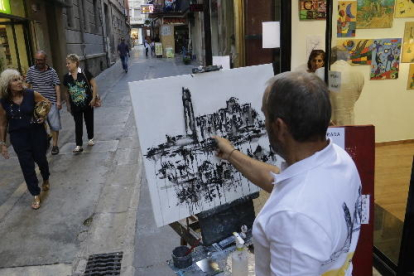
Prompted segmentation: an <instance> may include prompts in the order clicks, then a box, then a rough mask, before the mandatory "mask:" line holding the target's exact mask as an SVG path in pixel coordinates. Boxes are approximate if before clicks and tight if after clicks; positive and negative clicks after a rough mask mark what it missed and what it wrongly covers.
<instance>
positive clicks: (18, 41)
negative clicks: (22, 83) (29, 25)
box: [0, 23, 29, 75]
mask: <svg viewBox="0 0 414 276" xmlns="http://www.w3.org/2000/svg"><path fill="white" fill-rule="evenodd" d="M26 33H27V30H26V29H25V28H24V25H23V24H21V23H16V24H7V25H1V23H0V71H3V70H4V69H7V68H13V69H17V70H19V71H20V72H21V73H22V74H23V75H25V74H26V72H27V70H28V68H29V60H28V51H27V44H26V39H25V34H26Z"/></svg>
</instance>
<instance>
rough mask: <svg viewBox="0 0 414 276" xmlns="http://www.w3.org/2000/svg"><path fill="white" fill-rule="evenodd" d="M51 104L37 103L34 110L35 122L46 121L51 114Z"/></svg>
mask: <svg viewBox="0 0 414 276" xmlns="http://www.w3.org/2000/svg"><path fill="white" fill-rule="evenodd" d="M50 107H51V104H50V102H48V101H41V102H37V103H36V105H35V108H34V112H33V117H34V119H35V121H37V120H39V119H43V120H44V119H45V118H46V117H47V114H49V111H50Z"/></svg>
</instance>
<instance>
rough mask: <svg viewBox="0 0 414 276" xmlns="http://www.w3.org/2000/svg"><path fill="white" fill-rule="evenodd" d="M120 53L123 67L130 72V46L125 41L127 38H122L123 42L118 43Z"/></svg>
mask: <svg viewBox="0 0 414 276" xmlns="http://www.w3.org/2000/svg"><path fill="white" fill-rule="evenodd" d="M118 54H119V57H120V58H121V61H122V68H123V69H124V70H125V72H126V73H128V56H129V47H128V45H127V44H126V43H125V38H121V43H119V45H118Z"/></svg>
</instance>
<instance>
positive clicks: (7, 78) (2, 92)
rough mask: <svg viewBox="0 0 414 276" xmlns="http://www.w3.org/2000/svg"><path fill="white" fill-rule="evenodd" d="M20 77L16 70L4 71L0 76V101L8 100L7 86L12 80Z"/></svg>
mask: <svg viewBox="0 0 414 276" xmlns="http://www.w3.org/2000/svg"><path fill="white" fill-rule="evenodd" d="M17 76H18V77H21V75H20V73H19V71H17V70H16V69H6V70H4V71H3V72H2V73H1V75H0V99H2V98H4V99H10V91H9V85H10V82H11V81H12V79H13V78H15V77H17Z"/></svg>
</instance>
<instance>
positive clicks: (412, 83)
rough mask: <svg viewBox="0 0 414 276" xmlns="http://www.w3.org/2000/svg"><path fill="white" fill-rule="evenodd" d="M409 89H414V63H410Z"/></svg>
mask: <svg viewBox="0 0 414 276" xmlns="http://www.w3.org/2000/svg"><path fill="white" fill-rule="evenodd" d="M407 90H414V64H410V71H408V82H407Z"/></svg>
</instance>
